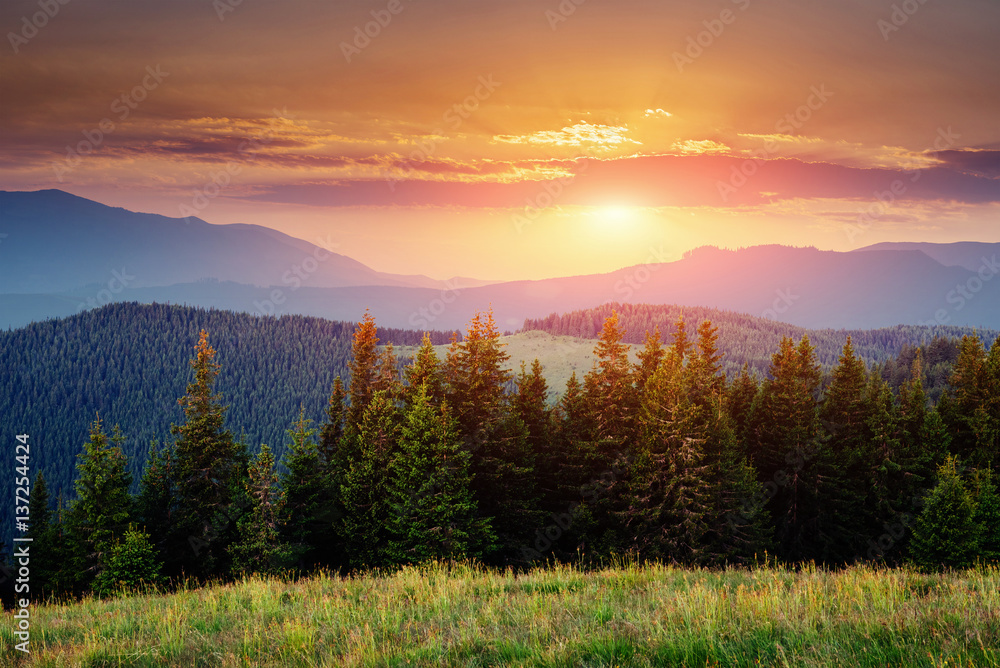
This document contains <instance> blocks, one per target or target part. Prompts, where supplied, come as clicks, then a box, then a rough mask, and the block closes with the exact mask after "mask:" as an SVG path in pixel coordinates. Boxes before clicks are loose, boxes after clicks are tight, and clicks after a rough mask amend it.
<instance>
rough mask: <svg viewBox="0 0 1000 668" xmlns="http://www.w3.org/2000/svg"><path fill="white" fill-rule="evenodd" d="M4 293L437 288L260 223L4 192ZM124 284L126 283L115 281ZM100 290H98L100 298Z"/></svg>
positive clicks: (0, 204) (327, 242) (0, 280)
mask: <svg viewBox="0 0 1000 668" xmlns="http://www.w3.org/2000/svg"><path fill="white" fill-rule="evenodd" d="M0 219H2V229H3V231H4V232H5V233H6V234H7V235H8V236H7V237H6V238H5V239H4V244H3V247H2V252H3V259H4V261H3V263H2V264H0V293H8V294H11V293H45V294H50V293H61V292H66V291H71V290H74V289H79V288H82V287H84V286H99V287H107V286H108V284H109V283H112V288H111V289H112V291H113V292H115V290H114V288H115V287H118V286H119V285H121V287H127V288H144V287H150V286H165V285H174V284H177V283H193V282H196V281H198V280H201V279H206V278H210V279H216V280H220V281H233V282H236V283H244V284H247V285H253V286H271V285H275V286H284V287H286V288H290V287H292V286H294V285H311V286H314V287H343V286H349V285H395V286H408V287H436V286H438V285H439V283H438V281H434V280H432V279H429V278H427V277H426V276H399V275H394V274H386V273H382V272H377V271H375V270H373V269H371V268H369V267H367V266H365V265H363V264H362V263H360V262H358V261H356V260H352V259H351V258H349V257H346V256H344V255H339V254H337V253H334V252H332V250H333V248H335V239H333V238H332V237H330V238H328V239H318V240H316V241H317V243H315V244H314V243H309V242H307V241H303V240H302V239H296V238H294V237H290V236H288V235H286V234H282V233H281V232H277V231H275V230H272V229H269V228H266V227H260V226H257V225H210V224H209V223H206V222H205V221H203V220H201V219H199V218H193V217H192V218H168V217H165V216H158V215H153V214H145V213H135V212H132V211H127V210H125V209H120V208H114V207H109V206H105V205H103V204H98V203H97V202H93V201H90V200H87V199H84V198H82V197H76V196H75V195H70V194H69V193H65V192H62V191H60V190H42V191H38V192H0ZM116 280H117V283H113V282H114V281H116ZM91 292H93V291H91Z"/></svg>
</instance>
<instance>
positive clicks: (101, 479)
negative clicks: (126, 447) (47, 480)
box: [65, 417, 133, 588]
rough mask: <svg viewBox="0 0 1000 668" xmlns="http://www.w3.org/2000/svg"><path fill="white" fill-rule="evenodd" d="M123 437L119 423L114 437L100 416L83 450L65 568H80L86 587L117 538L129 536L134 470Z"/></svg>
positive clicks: (69, 519) (78, 572)
mask: <svg viewBox="0 0 1000 668" xmlns="http://www.w3.org/2000/svg"><path fill="white" fill-rule="evenodd" d="M123 440H124V439H123V437H122V435H121V431H120V430H119V429H118V426H117V425H116V426H115V428H114V431H113V434H112V436H111V438H110V439H109V438H108V437H107V435H106V434H105V433H104V427H103V425H102V424H101V419H100V417H98V418H97V419H96V420H95V421H94V422H93V423H92V424H91V427H90V440H88V441H87V443H85V444H84V446H83V447H84V449H83V452H82V453H81V454H80V455H79V458H80V462H79V463H78V464H77V471H78V474H77V479H76V482H75V484H74V486H75V488H76V499H75V500H74V501H73V502H72V504H71V505H70V507H69V510H68V511H67V513H66V529H67V532H68V534H69V541H68V542H69V543H70V545H71V546H72V550H73V554H72V557H71V561H70V563H67V564H65V567H68V568H70V569H71V570H73V571H74V572H75V573H76V575H77V578H78V579H77V583H78V585H79V586H81V587H84V588H85V587H88V586H89V585H90V584H91V583H92V582H93V580H94V578H95V577H97V576H98V575H99V574H100V572H101V571H102V570H103V569H104V567H105V565H106V563H107V559H108V557H109V556H110V550H111V548H112V547H113V546H114V544H115V540H116V539H117V538H119V537H121V536H123V535H124V533H125V530H126V529H127V528H128V526H129V522H130V521H131V519H132V512H133V504H132V497H131V496H130V495H129V488H130V487H131V485H132V474H131V473H129V471H128V463H127V462H126V460H125V455H124V454H123V453H122V449H121V444H122V442H123Z"/></svg>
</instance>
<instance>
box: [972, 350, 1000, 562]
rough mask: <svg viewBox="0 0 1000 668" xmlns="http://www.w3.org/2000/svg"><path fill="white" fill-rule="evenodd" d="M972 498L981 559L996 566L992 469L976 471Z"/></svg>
mask: <svg viewBox="0 0 1000 668" xmlns="http://www.w3.org/2000/svg"><path fill="white" fill-rule="evenodd" d="M994 345H995V344H994ZM972 498H973V501H974V502H975V504H976V511H975V513H973V515H972V520H973V522H975V523H976V526H977V527H978V529H979V541H978V548H979V558H980V559H981V560H982V561H984V562H986V563H993V564H995V563H997V562H1000V495H998V494H997V488H996V485H995V484H994V482H993V472H992V471H991V470H990V469H988V468H983V469H977V470H976V472H975V474H974V475H973V478H972Z"/></svg>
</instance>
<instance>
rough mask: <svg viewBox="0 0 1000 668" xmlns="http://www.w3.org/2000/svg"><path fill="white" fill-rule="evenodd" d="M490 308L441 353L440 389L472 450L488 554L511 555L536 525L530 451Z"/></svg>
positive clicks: (508, 557) (506, 356) (496, 559)
mask: <svg viewBox="0 0 1000 668" xmlns="http://www.w3.org/2000/svg"><path fill="white" fill-rule="evenodd" d="M504 345H505V344H503V343H502V342H501V340H500V332H499V330H497V327H496V321H495V320H494V318H493V312H492V311H487V312H486V313H477V314H476V315H475V316H474V317H473V318H472V321H471V322H470V323H469V326H468V329H467V331H466V335H465V337H464V338H463V340H462V341H461V342H459V341H458V340H457V338H453V340H452V345H451V347H450V348H449V350H448V355H447V358H446V359H445V365H444V369H445V392H446V399H447V402H448V406H449V407H450V409H451V411H452V414H453V416H454V417H455V420H456V422H457V424H458V428H459V433H460V434H461V436H462V439H463V442H464V444H465V448H466V450H468V451H469V452H470V453H471V454H472V463H471V470H472V473H473V483H472V486H473V492H474V495H475V500H476V504H477V507H478V509H479V513H480V516H481V517H482V518H484V519H485V518H490V519H491V521H492V526H493V529H494V531H495V532H496V535H497V543H496V550H495V552H494V553H493V554H492V555H489V559H490V560H491V561H492V562H494V563H502V562H505V561H509V560H511V559H515V558H517V556H518V555H520V554H521V549H520V548H521V546H522V545H523V544H524V543H525V541H526V540H528V538H529V536H530V533H529V532H531V531H533V530H534V529H535V528H537V527H538V526H540V521H541V516H540V514H539V513H538V511H537V498H536V490H535V487H534V483H535V480H534V467H535V453H534V452H533V451H532V450H531V447H530V445H529V443H528V438H529V434H528V429H527V427H526V426H525V424H524V423H523V422H522V421H521V420H520V418H519V417H518V416H517V415H516V413H515V412H514V411H513V410H512V409H511V399H510V397H509V396H508V394H507V385H508V383H509V382H510V380H511V373H510V371H509V370H507V369H506V363H507V361H508V360H509V359H510V356H509V354H508V353H507V352H506V351H505V350H504Z"/></svg>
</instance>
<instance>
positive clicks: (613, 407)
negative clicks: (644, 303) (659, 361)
mask: <svg viewBox="0 0 1000 668" xmlns="http://www.w3.org/2000/svg"><path fill="white" fill-rule="evenodd" d="M624 334H625V332H624V330H622V329H621V328H620V327H619V326H618V313H617V312H616V311H613V312H612V314H611V317H609V318H608V319H607V320H605V321H604V327H603V328H602V329H601V336H600V338H599V339H598V341H597V346H596V347H595V348H594V356H595V357H596V358H597V359H596V360H595V361H594V368H593V369H592V370H591V371H590V373H588V374H587V375H586V376H585V377H584V387H585V388H586V393H587V403H588V405H589V406H590V410H591V413H592V420H593V422H594V427H595V429H596V432H597V436H598V438H599V439H600V440H601V441H602V442H603V446H602V447H603V449H604V450H605V453H606V455H607V456H608V458H609V460H613V459H614V458H615V457H617V456H618V455H619V454H621V453H623V452H625V449H626V448H627V447H629V446H631V445H633V444H634V443H635V440H636V437H637V421H636V420H637V414H638V395H637V393H636V389H635V387H634V385H633V377H632V369H631V364H630V363H629V359H628V345H626V344H625V343H623V342H622V339H623V337H624ZM647 352H648V353H649V354H650V355H653V354H654V353H652V352H651V351H647Z"/></svg>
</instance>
